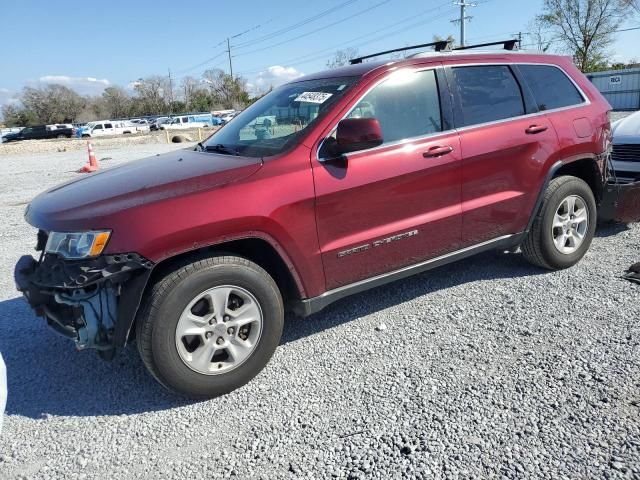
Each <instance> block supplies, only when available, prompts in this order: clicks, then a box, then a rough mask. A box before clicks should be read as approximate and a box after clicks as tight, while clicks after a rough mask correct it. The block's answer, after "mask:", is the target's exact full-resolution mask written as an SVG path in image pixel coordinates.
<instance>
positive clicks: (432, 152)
mask: <svg viewBox="0 0 640 480" xmlns="http://www.w3.org/2000/svg"><path fill="white" fill-rule="evenodd" d="M451 152H453V147H452V146H451V145H445V146H437V147H431V148H430V149H429V150H427V151H426V152H424V153H423V154H422V156H423V157H424V158H433V157H441V156H442V155H446V154H448V153H451Z"/></svg>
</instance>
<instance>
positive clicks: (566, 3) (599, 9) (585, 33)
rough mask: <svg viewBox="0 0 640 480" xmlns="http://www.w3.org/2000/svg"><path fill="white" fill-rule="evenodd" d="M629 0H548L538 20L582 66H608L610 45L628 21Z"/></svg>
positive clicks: (588, 68)
mask: <svg viewBox="0 0 640 480" xmlns="http://www.w3.org/2000/svg"><path fill="white" fill-rule="evenodd" d="M628 1H629V0H544V13H543V14H542V15H540V16H539V17H538V20H539V21H540V22H541V24H542V25H544V27H545V28H547V29H548V30H549V32H550V33H551V34H552V35H553V36H554V41H557V42H558V43H559V44H561V45H562V47H564V49H565V50H567V51H569V52H571V54H572V55H573V57H574V59H575V61H576V64H577V65H578V68H580V69H581V70H582V71H584V72H587V71H593V70H597V69H599V68H601V67H603V66H604V64H605V63H606V58H607V48H608V47H609V46H610V45H611V43H612V42H613V40H614V33H615V32H616V30H617V29H618V28H619V26H620V24H621V23H622V22H623V21H624V19H625V17H624V15H625V12H626V11H628V8H629V5H628Z"/></svg>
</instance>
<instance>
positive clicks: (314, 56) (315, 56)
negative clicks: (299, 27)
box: [243, 2, 453, 75]
mask: <svg viewBox="0 0 640 480" xmlns="http://www.w3.org/2000/svg"><path fill="white" fill-rule="evenodd" d="M446 5H450V3H449V2H446V3H444V4H441V5H439V6H437V7H434V8H430V9H428V10H425V11H423V12H421V13H418V14H416V15H412V16H411V17H407V18H405V19H403V20H400V21H397V22H394V23H392V24H389V25H387V26H384V27H381V28H377V29H376V31H375V32H371V33H367V34H365V35H360V36H358V37H355V38H351V39H349V40H345V41H343V42H341V43H339V44H336V45H333V46H331V47H328V48H325V49H322V50H318V51H315V52H312V53H309V54H306V55H302V56H299V57H294V58H291V59H288V60H286V61H284V62H281V63H283V64H284V65H288V66H296V65H303V64H305V63H310V62H314V61H316V60H319V59H322V58H325V57H326V52H329V51H332V50H335V49H336V48H340V47H353V48H360V47H363V46H366V45H370V44H372V43H376V42H378V41H380V40H386V39H388V38H389V37H391V36H394V35H397V34H398V33H404V32H406V31H408V30H412V29H414V28H417V27H420V26H422V25H426V24H428V23H431V22H433V21H435V20H438V19H440V18H442V17H446V16H448V15H450V14H451V12H452V11H453V10H451V9H449V10H446V11H445V12H443V13H441V14H439V15H436V16H433V17H429V18H428V19H426V20H421V21H419V22H415V23H412V24H410V25H407V26H404V27H400V28H396V29H395V30H392V31H391V32H388V33H385V34H382V35H379V36H377V37H375V38H373V39H371V40H369V41H367V42H363V43H361V44H358V45H352V44H353V42H356V41H358V40H361V39H363V38H367V37H370V36H372V35H377V34H379V33H380V32H382V31H385V30H389V29H390V28H395V27H398V26H399V25H401V24H403V23H407V22H408V21H410V20H414V19H415V18H417V17H420V16H423V15H426V14H427V13H430V12H432V11H435V10H438V9H440V8H442V7H444V6H446ZM323 52H325V53H323ZM309 57H310V58H309ZM265 68H267V66H264V67H261V68H259V69H256V70H251V71H248V72H243V75H250V74H254V73H258V72H261V71H263V70H264V69H265Z"/></svg>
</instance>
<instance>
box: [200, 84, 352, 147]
mask: <svg viewBox="0 0 640 480" xmlns="http://www.w3.org/2000/svg"><path fill="white" fill-rule="evenodd" d="M356 80H357V78H351V77H342V78H325V79H318V80H307V81H302V82H295V83H289V84H287V85H283V86H281V87H279V88H277V89H275V90H274V91H272V92H271V93H269V94H267V95H265V96H264V97H262V98H261V99H260V100H258V101H257V102H256V103H254V104H253V105H251V106H250V107H249V108H247V109H246V110H244V111H242V112H241V113H239V114H238V115H237V116H235V117H234V118H233V122H230V123H228V124H227V125H225V126H224V127H223V128H221V129H220V130H218V131H217V132H216V133H214V134H213V135H212V136H211V137H210V138H209V139H208V140H207V141H206V143H205V144H204V145H203V148H204V149H205V150H207V151H215V152H218V153H227V154H235V155H243V156H247V157H267V156H272V155H277V154H279V153H282V152H284V151H286V150H288V149H289V148H291V147H292V146H293V145H295V144H296V143H297V142H298V141H299V139H300V138H302V136H304V134H305V132H306V131H308V129H309V127H310V126H311V125H313V124H315V123H316V122H317V121H318V120H319V119H321V118H322V117H323V116H324V115H325V114H326V113H327V112H328V111H329V110H330V108H331V107H332V106H333V105H334V104H335V103H336V102H337V101H338V99H340V98H341V97H342V96H343V95H344V94H345V93H346V92H347V91H348V90H349V88H351V87H352V86H353V85H354V84H355V82H356Z"/></svg>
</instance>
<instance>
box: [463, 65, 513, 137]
mask: <svg viewBox="0 0 640 480" xmlns="http://www.w3.org/2000/svg"><path fill="white" fill-rule="evenodd" d="M451 71H452V72H453V80H454V82H455V88H456V90H457V93H458V97H459V99H460V108H461V110H462V111H461V115H460V116H461V118H458V119H457V121H456V124H457V126H458V127H467V126H470V125H478V124H481V123H488V122H495V121H498V120H504V119H507V118H513V117H518V116H520V115H524V114H525V107H524V101H523V97H522V90H521V88H520V85H519V84H518V82H517V81H516V79H515V77H514V75H513V73H512V72H511V69H510V68H509V67H508V66H506V65H487V66H473V67H454V68H452V69H451Z"/></svg>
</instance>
